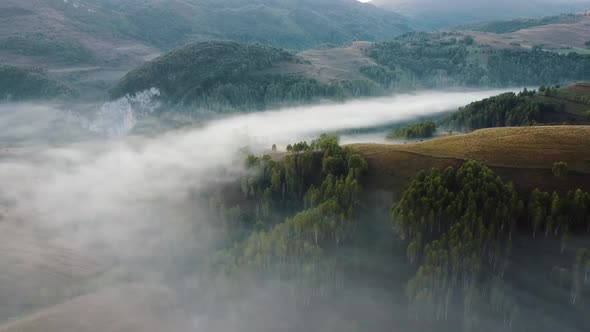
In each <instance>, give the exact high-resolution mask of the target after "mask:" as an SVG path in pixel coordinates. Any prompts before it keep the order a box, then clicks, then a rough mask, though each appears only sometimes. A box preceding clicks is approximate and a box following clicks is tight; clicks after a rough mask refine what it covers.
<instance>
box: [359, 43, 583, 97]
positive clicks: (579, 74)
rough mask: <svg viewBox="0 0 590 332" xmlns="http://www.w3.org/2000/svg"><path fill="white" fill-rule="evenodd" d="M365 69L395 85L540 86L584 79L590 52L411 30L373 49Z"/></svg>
mask: <svg viewBox="0 0 590 332" xmlns="http://www.w3.org/2000/svg"><path fill="white" fill-rule="evenodd" d="M368 55H369V56H370V57H371V58H373V59H375V62H376V63H377V64H378V66H366V67H364V68H362V69H361V70H362V72H363V73H364V74H365V75H366V76H367V77H369V78H371V79H373V80H375V81H379V82H382V84H384V85H386V86H389V87H394V88H395V87H407V86H411V87H420V86H421V87H439V86H496V87H498V86H523V85H525V86H530V85H534V86H539V85H542V84H554V83H561V82H568V81H569V82H571V81H577V80H584V79H587V77H589V76H590V55H581V54H576V53H570V54H568V55H565V54H558V53H554V52H547V51H543V50H542V49H540V48H533V49H532V50H526V49H494V48H491V47H489V46H488V45H485V44H479V43H476V42H475V40H474V39H473V38H472V37H471V36H469V35H465V34H461V33H453V32H447V33H445V32H443V33H411V34H406V35H403V36H400V37H398V38H396V39H395V40H393V41H391V42H383V43H376V44H374V45H373V46H372V47H371V48H369V50H368Z"/></svg>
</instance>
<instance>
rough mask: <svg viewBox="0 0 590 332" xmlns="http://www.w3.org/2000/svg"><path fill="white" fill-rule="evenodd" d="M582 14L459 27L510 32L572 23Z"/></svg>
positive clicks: (461, 27) (460, 27)
mask: <svg viewBox="0 0 590 332" xmlns="http://www.w3.org/2000/svg"><path fill="white" fill-rule="evenodd" d="M581 18H582V17H581V16H578V15H575V14H562V15H557V16H547V17H540V18H519V19H514V20H510V21H492V22H483V23H474V24H466V25H462V26H459V27H457V28H456V29H460V30H471V31H482V32H493V33H509V32H515V31H518V30H522V29H527V28H532V27H536V26H542V25H548V24H571V23H576V22H579V21H580V20H581Z"/></svg>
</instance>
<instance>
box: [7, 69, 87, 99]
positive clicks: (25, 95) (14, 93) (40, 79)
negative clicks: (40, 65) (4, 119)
mask: <svg viewBox="0 0 590 332" xmlns="http://www.w3.org/2000/svg"><path fill="white" fill-rule="evenodd" d="M75 94H76V92H75V90H73V89H71V88H69V87H67V86H65V85H63V84H61V83H60V82H58V81H56V80H53V79H51V78H49V77H48V76H47V74H46V73H45V72H44V71H43V70H41V69H35V68H21V67H13V66H5V65H0V100H6V101H20V100H29V99H47V98H54V97H64V96H73V95H75Z"/></svg>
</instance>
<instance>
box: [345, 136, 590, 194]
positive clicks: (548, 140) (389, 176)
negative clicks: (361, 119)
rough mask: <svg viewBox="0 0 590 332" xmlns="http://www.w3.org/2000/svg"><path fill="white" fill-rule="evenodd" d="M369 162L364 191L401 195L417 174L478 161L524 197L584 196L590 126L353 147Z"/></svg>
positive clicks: (589, 183)
mask: <svg viewBox="0 0 590 332" xmlns="http://www.w3.org/2000/svg"><path fill="white" fill-rule="evenodd" d="M351 147H352V148H353V149H354V150H355V151H357V152H358V153H360V154H361V155H363V156H364V157H365V158H367V160H368V162H369V169H370V170H369V172H368V173H369V176H368V177H367V182H368V186H369V187H373V188H376V189H390V190H394V191H395V192H397V194H399V193H401V191H403V189H404V188H405V187H406V186H407V185H408V184H409V182H410V181H411V179H412V178H413V177H414V176H415V175H416V174H418V172H420V171H421V170H425V169H431V168H438V169H444V168H446V167H449V166H459V165H461V164H462V163H464V162H465V161H467V160H477V161H480V162H482V163H484V164H486V165H488V166H489V167H491V168H492V169H494V170H495V171H496V172H497V173H498V174H499V175H501V176H502V177H504V178H506V179H507V180H509V181H512V182H514V183H515V185H516V186H517V188H518V189H519V190H520V191H521V192H523V193H527V192H530V190H532V189H534V188H535V187H538V188H541V189H544V190H558V191H567V190H572V189H576V188H582V189H584V190H590V126H547V127H542V126H538V127H508V128H491V129H482V130H478V131H475V132H472V133H469V134H465V135H454V136H449V137H444V138H439V139H434V140H431V141H426V142H420V143H414V144H401V145H400V144H398V145H387V144H353V145H351ZM557 161H563V162H566V163H568V165H569V169H570V173H569V175H568V176H567V177H566V178H556V177H555V176H553V174H552V171H551V168H552V166H553V163H555V162H557Z"/></svg>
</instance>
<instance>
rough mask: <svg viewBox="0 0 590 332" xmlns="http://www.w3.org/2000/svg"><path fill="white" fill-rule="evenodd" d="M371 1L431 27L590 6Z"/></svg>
mask: <svg viewBox="0 0 590 332" xmlns="http://www.w3.org/2000/svg"><path fill="white" fill-rule="evenodd" d="M371 3H373V4H374V5H376V6H379V7H382V8H385V9H388V10H393V11H396V12H399V13H402V14H404V15H407V16H409V17H411V18H412V19H414V20H416V21H417V22H419V23H421V24H423V25H424V26H427V27H430V28H434V29H440V28H448V27H452V26H455V25H460V24H466V23H475V22H482V21H496V20H509V19H515V18H522V17H534V16H550V15H558V14H562V13H575V12H579V11H586V10H590V1H588V0H553V1H551V0H530V1H513V0H496V1H487V0H448V1H439V0H372V1H371Z"/></svg>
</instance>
